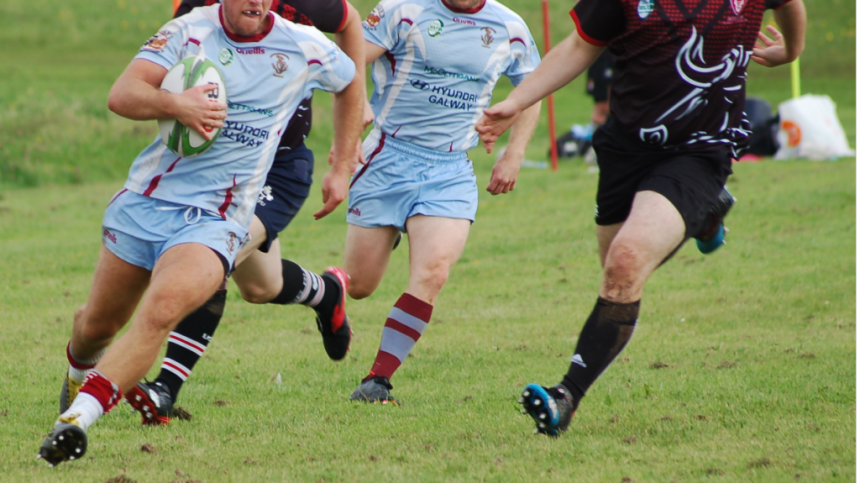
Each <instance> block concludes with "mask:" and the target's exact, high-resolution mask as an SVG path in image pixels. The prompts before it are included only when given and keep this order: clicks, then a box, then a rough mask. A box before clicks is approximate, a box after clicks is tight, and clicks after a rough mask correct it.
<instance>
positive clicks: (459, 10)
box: [442, 0, 487, 13]
mask: <svg viewBox="0 0 860 483" xmlns="http://www.w3.org/2000/svg"><path fill="white" fill-rule="evenodd" d="M486 4H487V0H484V1H483V2H481V4H480V5H478V6H477V7H475V8H457V7H455V6H453V5H451V4H450V3H448V2H446V1H445V0H442V5H445V7H447V8H448V10H450V11H452V12H457V13H478V12H480V11H481V9H482V8H484V5H486Z"/></svg>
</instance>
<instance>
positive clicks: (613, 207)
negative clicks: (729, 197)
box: [593, 120, 732, 238]
mask: <svg viewBox="0 0 860 483" xmlns="http://www.w3.org/2000/svg"><path fill="white" fill-rule="evenodd" d="M593 142H594V150H595V152H596V153H597V164H598V166H599V167H600V180H599V181H598V185H597V209H596V213H595V220H596V222H597V224H598V225H614V224H616V223H621V222H623V221H624V220H626V219H627V216H628V215H629V214H630V209H631V208H632V207H633V197H634V196H635V195H636V193H637V192H639V191H656V192H657V193H660V194H661V195H663V196H665V197H666V199H668V200H669V201H670V202H671V203H672V204H673V205H674V206H675V208H676V209H677V210H678V212H679V213H680V214H681V216H682V217H683V218H684V223H685V224H686V237H687V238H695V237H696V236H699V235H702V234H704V232H705V231H707V230H708V229H709V228H710V220H709V219H708V218H707V213H708V211H709V210H710V209H711V206H712V205H713V204H714V202H715V201H716V199H717V196H718V195H719V193H720V190H722V188H723V186H725V184H726V179H727V178H728V176H729V175H730V174H731V173H732V161H731V155H730V151H729V149H728V148H726V147H723V146H717V147H714V148H708V149H705V150H687V151H681V150H664V149H662V148H656V149H655V148H653V147H650V146H646V145H644V144H642V143H641V142H638V141H633V140H630V139H629V138H628V137H626V135H625V134H624V133H622V132H621V130H620V129H619V128H618V127H617V125H616V124H615V123H614V122H613V121H612V120H610V122H608V123H607V124H606V125H604V126H601V128H600V129H598V130H597V132H595V133H594V137H593Z"/></svg>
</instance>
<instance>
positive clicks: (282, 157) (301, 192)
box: [254, 144, 314, 253]
mask: <svg viewBox="0 0 860 483" xmlns="http://www.w3.org/2000/svg"><path fill="white" fill-rule="evenodd" d="M313 174H314V153H313V151H311V150H310V149H308V148H307V146H305V145H304V144H301V145H299V146H298V147H296V148H295V149H293V150H292V151H287V150H279V151H278V153H277V154H276V155H275V162H274V163H273V164H272V169H271V170H269V174H268V175H267V176H266V183H265V184H264V185H263V190H262V191H261V192H260V195H259V196H258V197H257V206H256V208H255V210H254V214H255V215H257V218H259V219H260V221H262V222H263V226H264V227H266V241H265V243H263V244H262V245H260V248H259V250H260V251H261V252H263V253H268V252H269V248H271V246H272V242H274V241H275V239H276V238H278V233H280V232H282V231H283V230H284V229H285V228H286V227H287V225H289V224H290V222H291V221H292V220H293V218H294V217H295V216H296V214H297V213H298V212H299V210H300V209H301V207H302V205H303V204H304V203H305V200H306V199H307V198H308V196H309V195H310V191H311V184H312V183H313Z"/></svg>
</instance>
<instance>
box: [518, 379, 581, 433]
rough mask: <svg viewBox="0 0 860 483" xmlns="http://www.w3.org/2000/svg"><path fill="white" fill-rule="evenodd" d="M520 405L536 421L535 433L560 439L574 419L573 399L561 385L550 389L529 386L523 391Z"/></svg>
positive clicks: (524, 412)
mask: <svg viewBox="0 0 860 483" xmlns="http://www.w3.org/2000/svg"><path fill="white" fill-rule="evenodd" d="M520 404H522V405H523V414H528V415H529V416H531V417H532V419H534V420H535V424H537V428H535V433H540V434H546V435H547V436H552V437H558V436H559V435H560V434H561V433H563V432H564V431H565V430H566V429H567V427H568V426H569V425H570V420H571V419H572V418H573V413H574V406H573V399H572V398H571V397H570V392H569V391H568V390H567V388H565V387H564V386H562V385H561V384H559V385H557V386H555V387H550V388H546V387H543V386H538V385H537V384H529V385H528V386H526V388H525V389H523V395H522V397H521V398H520Z"/></svg>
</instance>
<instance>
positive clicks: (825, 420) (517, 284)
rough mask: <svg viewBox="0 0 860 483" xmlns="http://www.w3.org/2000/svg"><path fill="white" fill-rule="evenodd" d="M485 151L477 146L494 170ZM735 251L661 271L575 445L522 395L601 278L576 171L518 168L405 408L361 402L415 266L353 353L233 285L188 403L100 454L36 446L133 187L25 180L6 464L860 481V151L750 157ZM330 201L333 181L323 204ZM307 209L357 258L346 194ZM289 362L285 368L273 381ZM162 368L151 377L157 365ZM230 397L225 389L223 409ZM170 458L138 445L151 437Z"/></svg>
mask: <svg viewBox="0 0 860 483" xmlns="http://www.w3.org/2000/svg"><path fill="white" fill-rule="evenodd" d="M490 166H491V163H490V160H489V159H487V157H486V156H480V157H478V158H477V160H476V167H477V175H478V180H479V184H480V185H481V186H483V185H485V184H486V183H487V182H488V179H489V168H490ZM735 171H736V174H735V175H734V176H733V177H732V178H731V182H730V187H731V189H732V192H733V193H734V194H735V195H736V196H737V197H738V198H739V200H740V201H739V203H738V204H737V205H736V207H735V208H734V210H733V212H732V213H731V215H730V217H729V225H730V227H731V228H732V231H731V233H730V235H729V244H728V245H727V246H726V247H725V248H723V249H721V250H720V251H719V252H717V253H716V254H714V255H713V256H708V257H705V256H703V255H700V254H699V253H698V252H697V251H696V249H695V247H694V246H693V245H692V244H688V246H686V247H684V248H683V249H682V251H681V252H680V253H679V254H678V255H677V256H676V258H675V259H674V260H673V261H672V262H671V263H669V264H668V265H666V266H665V267H663V268H661V269H660V270H659V271H658V272H657V273H656V274H655V275H654V277H653V278H652V280H651V281H649V284H648V286H647V288H646V293H645V296H644V298H643V305H642V312H641V315H640V317H641V321H640V325H639V329H638V331H637V334H636V336H635V337H634V339H633V341H632V343H631V345H630V346H629V347H628V349H627V350H626V351H625V352H624V353H623V354H622V355H621V358H620V360H619V361H618V362H617V363H616V364H615V365H614V366H613V367H611V368H610V369H609V371H607V373H606V374H605V375H604V376H603V377H602V378H601V379H600V380H599V382H598V383H597V384H596V385H595V386H594V388H593V389H592V391H591V392H590V394H589V397H588V398H586V400H585V401H584V402H583V405H582V407H581V410H580V411H579V413H578V414H577V416H576V418H575V421H574V424H573V426H572V429H571V431H570V432H569V433H568V434H566V435H565V436H564V437H562V438H560V439H559V440H548V439H546V438H543V437H537V436H534V435H532V434H531V432H532V424H531V420H530V419H529V418H527V417H525V416H522V415H520V414H519V412H518V409H517V405H516V398H517V395H518V391H519V390H520V389H521V387H522V386H523V385H524V384H525V383H527V382H531V381H537V382H541V383H544V384H550V383H555V382H556V381H557V380H559V378H560V376H561V375H562V374H563V373H564V371H565V370H566V368H567V364H568V363H567V360H568V358H569V357H570V354H571V351H572V349H573V346H574V344H575V340H576V335H577V333H578V331H579V329H580V328H581V326H582V323H583V321H584V320H585V317H586V316H587V314H588V312H589V311H590V309H591V307H592V305H593V303H594V299H595V294H596V292H597V288H598V283H599V277H600V269H599V266H598V263H597V255H596V242H595V241H594V234H593V232H594V227H593V222H592V220H591V211H592V209H591V206H592V203H593V199H594V189H595V185H596V175H595V174H591V173H588V172H587V170H586V169H585V168H584V167H583V166H582V165H580V164H574V163H566V164H563V165H562V167H561V169H560V171H559V172H558V173H557V174H551V173H550V172H548V171H546V170H534V169H531V170H525V171H524V172H523V173H522V177H521V180H520V183H519V184H518V188H517V190H516V191H515V192H513V193H512V194H511V195H509V196H504V197H490V196H489V195H486V194H482V196H481V208H480V210H479V214H478V221H477V223H475V225H474V227H473V231H472V234H471V237H470V240H469V243H468V245H467V247H466V251H465V253H464V255H463V259H462V260H461V262H460V263H459V264H458V265H457V266H455V268H454V270H453V272H452V274H451V278H450V281H449V283H448V285H447V287H446V289H445V291H444V293H443V294H442V296H441V298H440V299H439V303H438V305H437V307H436V311H435V313H434V318H433V321H432V323H431V325H430V327H429V328H428V330H427V332H426V333H425V337H424V338H423V339H422V340H421V342H420V343H419V344H418V346H417V347H416V349H415V350H414V351H413V355H412V356H411V357H410V358H409V359H408V361H407V362H406V364H404V366H403V367H402V368H401V370H400V371H399V372H398V374H397V375H396V376H395V378H394V384H395V386H396V389H395V392H394V393H395V395H397V396H398V397H400V398H401V399H402V400H403V402H404V404H403V406H402V407H391V406H386V407H383V406H378V405H376V406H368V405H363V404H355V403H350V402H349V401H347V396H348V395H349V393H350V392H351V391H352V390H353V389H354V388H355V386H356V384H357V382H358V380H359V379H360V378H361V377H362V376H363V375H364V374H365V372H366V371H367V369H368V368H369V366H370V364H371V362H372V359H373V356H374V354H375V352H376V348H377V346H378V342H379V334H380V330H381V327H382V323H383V321H384V317H385V316H386V314H387V313H388V310H389V309H390V307H391V304H392V303H393V302H394V300H395V299H396V298H397V296H398V295H399V294H400V293H401V292H402V291H403V289H404V287H405V285H406V281H407V250H405V249H403V248H401V249H399V250H397V251H396V252H395V253H394V257H393V261H392V264H391V267H390V269H389V273H388V276H387V278H386V279H385V280H384V281H383V283H382V286H381V287H380V289H379V290H378V291H377V293H376V294H374V295H373V296H372V297H371V298H370V299H367V300H364V301H359V302H351V303H350V305H349V312H350V316H351V319H352V321H353V326H354V329H355V332H356V337H355V341H354V343H353V350H352V352H351V353H350V355H349V356H348V357H347V359H346V360H345V361H343V362H341V363H332V362H330V361H329V360H328V359H327V358H326V357H325V354H324V351H323V350H322V347H321V344H320V340H319V335H318V334H317V332H316V330H315V328H314V325H313V318H312V313H311V312H310V311H309V310H307V309H305V308H303V307H277V306H252V305H250V304H247V303H243V302H241V301H240V300H239V298H238V295H237V290H236V289H235V287H231V290H230V293H229V303H228V307H227V311H226V314H225V318H224V322H223V323H222V326H221V328H220V329H219V330H218V334H217V336H216V337H215V340H214V342H213V343H212V345H211V346H210V349H209V351H208V352H207V353H206V355H205V357H204V359H203V361H202V362H201V363H200V364H199V365H198V367H197V368H196V370H195V373H194V376H193V378H192V380H191V382H189V384H187V386H186V388H185V389H183V393H182V394H181V396H180V405H182V406H183V407H184V408H186V409H188V410H189V411H191V412H192V413H193V414H194V419H192V420H191V421H189V422H183V421H176V422H175V423H173V424H172V425H171V426H170V427H168V428H166V429H164V428H162V429H152V428H143V427H141V426H140V425H139V420H138V418H137V417H135V416H134V415H131V414H129V412H128V409H127V408H126V407H123V406H120V407H118V408H117V409H116V410H115V411H114V412H113V413H111V414H110V415H108V416H107V417H105V418H103V419H102V420H101V421H99V423H98V424H97V425H96V426H94V427H93V429H92V430H91V431H90V435H91V446H90V450H89V455H88V456H89V457H88V458H86V459H85V460H84V461H81V462H75V463H73V464H64V465H62V466H60V467H58V468H55V469H48V468H47V467H46V466H45V465H44V464H42V463H41V462H38V461H36V459H35V458H34V456H35V453H36V449H37V446H38V444H39V443H40V441H41V438H42V437H43V435H44V432H45V431H47V429H48V428H49V426H50V424H51V422H52V420H53V418H55V417H56V398H57V393H58V391H59V385H60V376H61V373H62V371H63V370H64V369H63V368H64V355H63V347H64V345H65V342H66V341H67V340H68V336H69V332H70V326H71V316H72V313H73V312H74V309H75V308H76V307H77V306H78V305H79V304H81V303H83V302H84V301H85V300H86V295H87V292H88V286H89V283H90V280H91V276H92V267H93V265H94V263H95V257H96V254H97V251H98V246H99V234H100V228H99V227H100V219H101V215H102V211H103V207H104V205H105V203H106V202H107V200H108V199H109V198H110V196H111V194H112V193H113V192H114V190H116V189H117V188H118V187H119V183H99V184H90V185H87V186H86V187H58V188H55V189H51V190H29V189H23V190H11V191H5V192H4V195H3V196H4V199H3V200H2V201H0V233H2V236H0V252H2V253H3V254H4V256H3V257H2V259H0V313H2V314H3V315H2V319H0V320H2V327H3V337H2V338H0V367H2V368H4V370H3V371H2V374H0V381H2V387H3V391H2V395H0V421H2V424H3V428H4V431H3V432H2V434H0V447H2V448H4V450H3V458H0V473H2V474H3V475H4V480H5V481H28V482H31V481H58V480H59V481H97V482H103V481H106V480H107V479H108V478H111V477H115V476H118V475H122V474H124V475H126V476H127V477H128V478H130V479H133V480H137V481H139V482H143V481H165V482H166V481H188V480H193V481H407V480H412V481H476V480H477V481H523V480H526V479H534V478H535V477H539V478H540V479H542V480H547V481H571V480H574V481H595V482H606V481H610V482H612V481H614V482H620V481H625V480H623V478H630V479H631V480H632V481H635V482H650V481H660V482H662V481H678V482H680V481H685V482H686V481H725V482H736V481H774V482H782V481H789V480H792V481H794V480H798V481H850V480H852V478H853V475H854V472H855V466H856V460H855V455H854V447H855V434H854V428H855V406H856V400H855V366H854V360H855V353H856V350H855V345H854V340H855V336H856V326H855V316H856V307H855V299H854V294H855V278H854V274H855V258H854V247H855V245H854V243H855V242H854V240H855V236H856V227H855V224H854V220H855V187H854V181H853V180H854V179H855V164H854V162H853V160H850V161H849V160H842V161H837V162H832V163H810V162H802V161H789V162H765V163H757V164H741V165H736V167H735ZM309 203H310V204H311V208H313V206H315V205H317V204H319V200H318V199H317V195H314V197H313V198H312V199H311V201H309ZM312 211H313V210H311V209H307V210H304V211H303V212H301V213H300V215H299V217H298V218H297V219H296V220H295V221H294V222H293V224H292V225H291V226H290V227H289V228H288V229H287V231H286V232H285V234H284V235H283V238H282V239H283V254H284V255H285V256H288V257H290V258H293V259H295V260H297V261H298V262H300V263H302V264H304V265H305V266H307V267H309V268H312V269H316V270H321V269H322V268H324V267H325V266H327V265H329V264H336V263H339V262H340V261H341V258H342V252H343V235H344V232H345V225H344V224H343V216H344V208H343V207H341V208H340V209H339V210H338V212H336V213H335V214H334V215H332V217H329V218H326V219H324V220H323V221H320V222H314V221H312V218H311V215H310V214H311V213H312ZM278 373H280V374H281V376H282V380H283V383H282V384H280V385H278V384H276V382H275V380H274V378H275V377H276V375H277V374H278ZM153 374H154V372H153ZM219 401H222V402H219ZM146 443H148V444H151V445H153V446H154V447H155V448H156V450H157V452H156V453H154V454H150V453H144V452H142V451H141V450H140V448H141V446H142V445H144V444H146Z"/></svg>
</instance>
